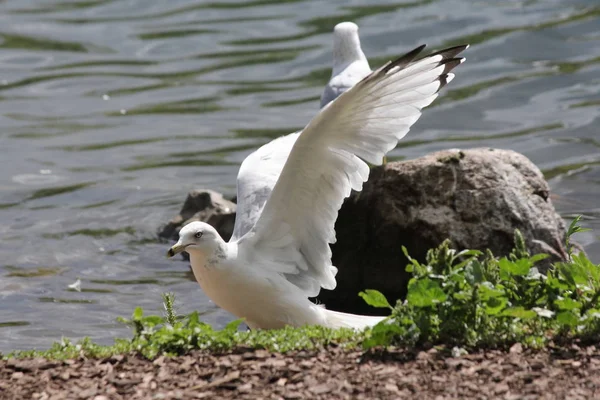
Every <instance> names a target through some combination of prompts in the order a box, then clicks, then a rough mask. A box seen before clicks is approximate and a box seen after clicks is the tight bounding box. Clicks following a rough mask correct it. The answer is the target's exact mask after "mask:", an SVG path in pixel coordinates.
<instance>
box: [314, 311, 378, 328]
mask: <svg viewBox="0 0 600 400" xmlns="http://www.w3.org/2000/svg"><path fill="white" fill-rule="evenodd" d="M324 311H325V316H326V318H327V326H328V327H329V328H336V329H337V328H353V329H359V330H362V329H365V328H368V327H372V326H374V325H377V324H378V323H379V322H381V321H383V320H384V319H386V318H387V317H373V316H370V315H357V314H347V313H343V312H339V311H332V310H324Z"/></svg>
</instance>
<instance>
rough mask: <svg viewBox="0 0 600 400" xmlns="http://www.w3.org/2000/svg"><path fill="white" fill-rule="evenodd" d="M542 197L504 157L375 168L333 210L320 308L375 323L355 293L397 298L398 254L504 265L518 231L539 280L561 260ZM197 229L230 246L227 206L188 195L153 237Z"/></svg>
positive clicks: (430, 159)
mask: <svg viewBox="0 0 600 400" xmlns="http://www.w3.org/2000/svg"><path fill="white" fill-rule="evenodd" d="M549 192H550V189H549V187H548V184H547V182H546V181H545V180H544V177H543V175H542V173H541V172H540V170H539V169H538V168H537V167H536V166H535V165H534V164H533V163H532V162H531V161H529V160H528V159H527V158H526V157H525V156H523V155H521V154H518V153H516V152H513V151H508V150H494V149H473V150H463V151H460V150H446V151H441V152H437V153H433V154H430V155H427V156H424V157H421V158H418V159H416V160H410V161H404V162H393V163H389V164H386V165H384V166H381V167H375V168H373V169H372V170H371V175H370V178H369V181H368V182H366V183H365V185H364V188H363V190H362V192H357V193H353V194H352V195H351V196H350V198H348V199H347V200H346V201H345V203H344V205H343V206H342V209H341V210H340V214H339V217H338V219H337V222H336V227H335V228H336V233H337V243H336V244H335V245H332V250H333V265H335V266H336V267H338V269H339V272H338V275H337V281H338V286H337V288H336V289H335V290H334V291H328V290H322V291H321V293H320V294H319V298H318V300H319V301H320V302H322V303H324V304H325V305H326V306H327V307H328V308H330V309H334V310H340V311H347V312H355V313H364V314H374V313H377V312H378V311H379V310H378V309H374V308H372V307H369V306H367V305H366V304H365V303H364V301H363V300H362V299H361V298H359V297H358V292H360V291H361V290H364V289H377V290H379V291H381V292H382V293H384V294H385V295H386V296H387V297H388V299H397V298H402V297H403V296H404V295H405V292H406V284H407V282H408V279H409V275H408V273H406V271H405V267H406V265H407V264H408V260H407V259H406V258H405V257H404V254H403V253H402V246H405V247H406V248H407V249H408V251H409V253H410V255H411V256H412V257H414V258H416V259H418V260H424V258H425V255H426V253H427V250H429V249H430V248H433V247H437V246H438V245H439V244H440V243H441V242H443V241H444V240H445V239H447V238H449V239H450V240H451V241H452V243H453V245H454V247H456V248H458V249H480V250H485V249H487V248H489V249H491V250H492V251H493V252H494V254H495V255H498V256H503V255H508V254H509V253H510V251H511V250H512V248H513V246H514V243H513V237H514V230H515V229H519V230H520V231H521V233H522V234H523V237H524V239H525V242H526V244H527V246H528V249H529V251H530V252H531V253H532V254H536V253H548V254H550V255H551V258H549V259H548V260H547V261H546V263H545V264H543V265H541V266H540V267H541V269H542V270H543V269H544V267H548V266H549V265H550V263H551V262H552V261H557V260H565V259H566V254H565V249H564V242H565V235H566V229H565V224H564V221H563V220H562V218H561V217H560V216H559V215H558V214H557V213H556V211H555V210H554V207H553V206H552V203H551V201H550V197H549ZM195 219H198V220H202V221H205V222H208V223H209V224H211V225H213V226H215V227H216V228H217V230H218V231H219V233H220V234H221V236H223V238H224V239H225V240H229V238H230V237H231V233H232V231H233V225H234V221H235V204H234V203H232V202H230V201H228V200H226V199H224V198H223V196H222V195H220V194H219V193H216V192H213V191H208V190H207V191H194V192H192V193H190V194H189V195H188V198H187V199H186V202H185V204H184V206H183V208H182V210H181V214H180V215H179V216H177V217H175V218H174V219H173V220H172V221H171V222H170V223H169V224H167V226H166V227H165V228H164V229H163V230H162V232H161V234H160V235H161V236H162V237H165V238H171V239H176V238H177V233H178V232H179V229H180V228H181V226H183V225H184V224H185V223H187V222H188V221H192V220H195ZM386 312H387V311H386V310H383V313H386Z"/></svg>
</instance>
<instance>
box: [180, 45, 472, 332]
mask: <svg viewBox="0 0 600 400" xmlns="http://www.w3.org/2000/svg"><path fill="white" fill-rule="evenodd" d="M424 47H425V46H424V45H423V46H420V47H418V48H416V49H414V50H412V51H410V52H409V53H407V54H405V55H403V56H401V57H399V58H398V59H396V60H395V61H392V62H388V63H387V64H385V65H384V66H382V67H381V68H379V69H377V70H375V71H374V72H372V73H371V74H369V75H368V76H367V77H366V78H364V79H362V80H361V81H359V82H358V83H356V84H355V85H354V86H353V87H352V88H350V89H348V90H346V91H345V92H343V93H342V94H341V95H340V96H339V97H337V99H335V100H334V101H332V102H330V103H329V104H327V105H326V106H325V107H324V108H323V109H322V110H321V111H320V112H319V114H317V115H316V116H315V117H314V118H313V119H312V120H311V121H310V123H309V124H308V125H307V126H306V127H305V128H304V129H303V130H302V132H300V133H298V134H293V135H288V136H285V137H282V138H279V139H275V140H274V141H272V142H271V143H269V144H268V146H263V148H261V149H259V150H258V151H256V152H255V153H253V154H251V155H250V156H249V157H248V158H247V159H246V160H244V162H243V163H242V166H241V168H240V171H239V174H238V182H237V189H238V211H237V215H236V222H235V227H234V232H233V236H232V238H231V240H230V241H229V242H225V241H224V240H223V239H222V238H221V236H220V235H219V234H218V233H217V231H216V230H215V229H214V228H213V227H212V226H210V225H208V224H206V223H203V222H192V223H190V224H188V225H186V226H185V227H183V228H182V229H181V231H180V233H179V241H178V242H177V243H176V244H175V245H174V246H173V247H171V249H170V250H169V252H168V255H169V256H173V255H175V254H177V253H179V252H182V251H186V252H188V253H189V255H190V261H191V265H192V269H193V271H194V276H195V277H196V280H197V281H198V283H199V284H200V286H201V287H202V289H203V291H204V292H205V293H206V294H207V295H208V296H209V297H210V298H211V299H212V300H213V301H214V302H215V303H216V304H217V305H218V306H220V307H222V308H224V309H225V310H227V311H229V312H230V313H232V314H234V315H236V316H237V317H240V318H244V319H245V320H246V323H247V324H248V326H249V327H250V328H252V329H276V328H282V327H284V326H286V325H291V326H302V325H322V326H326V327H331V328H340V327H348V328H356V329H362V328H364V327H367V326H372V325H374V324H376V323H378V322H379V321H381V320H382V317H372V316H363V315H354V314H347V313H341V312H336V311H332V310H327V309H326V308H325V307H323V306H320V305H317V304H314V303H312V302H311V301H310V300H309V297H315V296H316V295H318V293H319V291H320V290H321V288H323V289H328V290H332V289H334V288H335V286H336V280H335V275H336V273H337V269H336V268H335V267H334V266H333V265H332V263H331V250H330V248H329V244H330V243H334V242H335V231H334V224H335V220H336V218H337V214H338V211H339V209H340V207H341V205H342V203H343V201H344V199H345V198H346V197H348V196H349V195H350V192H351V190H355V191H360V190H361V189H362V185H363V182H365V181H366V180H367V178H368V177H369V167H368V165H367V163H366V162H369V163H371V164H373V165H380V164H381V163H382V159H383V157H384V156H385V154H386V153H387V152H389V151H390V150H392V149H393V148H394V147H395V146H396V144H397V143H398V140H400V139H402V138H403V137H404V136H405V135H406V134H407V132H408V131H409V129H410V127H411V126H412V125H413V124H414V123H415V122H416V121H417V120H418V119H419V117H420V116H421V109H422V108H423V107H426V106H428V105H429V104H431V103H432V102H433V100H434V99H435V98H436V97H437V95H438V92H439V90H440V89H441V88H442V87H443V86H445V85H446V84H447V83H448V82H450V81H451V80H452V79H453V77H454V75H453V74H452V73H451V72H450V71H451V70H452V69H453V68H454V67H456V66H458V65H459V64H461V63H462V62H463V61H464V58H460V57H457V56H458V54H459V53H460V52H462V51H463V50H465V49H466V48H467V47H468V45H463V46H455V47H451V48H448V49H445V50H441V51H438V52H436V53H433V54H430V55H427V56H425V57H422V58H418V57H419V55H420V53H421V52H422V51H423V49H424ZM291 143H293V145H292V146H291V152H290V151H289V150H285V149H289V147H290V146H289V145H290V144H291ZM278 147H281V148H282V149H283V151H282V152H281V153H278V152H277V151H276V150H277V148H278ZM264 149H266V150H264ZM261 150H264V151H261ZM269 180H271V181H275V182H276V183H275V185H274V186H273V188H272V190H270V188H265V186H264V182H265V181H269Z"/></svg>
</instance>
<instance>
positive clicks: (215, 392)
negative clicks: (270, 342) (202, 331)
mask: <svg viewBox="0 0 600 400" xmlns="http://www.w3.org/2000/svg"><path fill="white" fill-rule="evenodd" d="M450 353H451V352H450V351H446V350H436V349H431V350H429V351H400V350H397V351H390V352H371V353H367V354H364V353H361V352H357V351H345V350H342V349H339V348H329V349H326V350H321V351H317V352H296V353H291V354H286V355H281V354H272V353H268V352H266V351H261V350H258V351H244V350H240V351H238V352H236V353H234V354H225V355H211V354H207V353H202V352H196V353H192V354H190V355H186V356H180V357H173V358H165V357H160V358H158V359H156V360H154V361H149V360H146V359H143V358H140V357H139V356H134V355H129V356H116V357H111V358H105V359H84V358H82V359H78V360H69V361H66V362H62V361H48V360H44V359H30V360H9V361H0V398H1V399H19V400H21V399H95V400H106V399H201V398H206V399H219V398H235V399H257V398H268V399H403V398H406V399H409V398H410V399H456V398H460V399H470V398H477V399H488V398H494V399H496V398H500V399H564V398H569V399H591V398H600V348H599V346H590V347H578V346H576V345H570V346H567V347H557V348H550V349H546V350H542V351H529V350H525V351H521V349H520V346H519V345H516V346H513V348H512V349H511V351H486V352H483V351H482V352H478V353H476V354H470V355H464V356H461V357H458V358H454V357H452V356H451V354H450Z"/></svg>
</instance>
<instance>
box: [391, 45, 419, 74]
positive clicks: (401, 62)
mask: <svg viewBox="0 0 600 400" xmlns="http://www.w3.org/2000/svg"><path fill="white" fill-rule="evenodd" d="M425 46H427V45H425V44H422V45H420V46H419V47H417V48H415V49H413V50H411V51H409V52H408V53H406V54H404V55H403V56H400V57H398V58H397V59H395V60H394V61H392V62H390V63H388V64H387V65H386V66H385V67H384V68H383V72H388V71H389V70H391V69H392V68H394V67H399V69H402V68H404V67H406V66H407V65H408V64H410V63H411V62H412V61H413V60H414V59H415V58H416V57H417V56H418V55H419V54H420V53H421V52H422V51H423V49H424V48H425Z"/></svg>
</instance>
